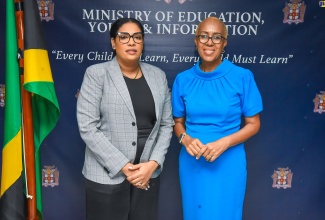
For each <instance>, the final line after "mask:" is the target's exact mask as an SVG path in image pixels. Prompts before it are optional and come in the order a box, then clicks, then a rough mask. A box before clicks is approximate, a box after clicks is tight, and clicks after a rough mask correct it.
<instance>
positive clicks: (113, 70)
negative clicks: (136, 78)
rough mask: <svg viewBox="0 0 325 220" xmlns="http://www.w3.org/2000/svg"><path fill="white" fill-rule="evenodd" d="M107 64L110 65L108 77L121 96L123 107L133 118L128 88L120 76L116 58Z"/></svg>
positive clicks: (121, 75)
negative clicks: (124, 106) (125, 107)
mask: <svg viewBox="0 0 325 220" xmlns="http://www.w3.org/2000/svg"><path fill="white" fill-rule="evenodd" d="M108 63H110V64H111V66H109V68H108V71H109V76H110V77H111V79H112V81H113V83H114V85H115V87H116V89H117V91H118V92H119V93H120V95H121V96H122V99H123V101H124V102H125V105H126V106H127V108H128V109H129V111H130V113H131V114H132V116H133V117H134V118H135V113H134V109H133V105H132V100H131V97H130V93H129V90H128V87H127V85H126V83H125V80H124V78H123V74H122V72H121V69H120V66H119V64H118V62H117V60H116V57H114V58H113V60H112V62H108Z"/></svg>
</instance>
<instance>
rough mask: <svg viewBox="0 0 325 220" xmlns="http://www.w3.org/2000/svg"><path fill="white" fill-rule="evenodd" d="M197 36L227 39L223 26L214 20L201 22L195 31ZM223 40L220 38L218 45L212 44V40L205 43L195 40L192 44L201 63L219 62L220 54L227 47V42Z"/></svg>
mask: <svg viewBox="0 0 325 220" xmlns="http://www.w3.org/2000/svg"><path fill="white" fill-rule="evenodd" d="M198 35H205V36H208V37H212V36H218V35H219V36H220V35H221V36H222V37H224V38H227V36H226V30H224V26H223V25H222V24H221V23H220V22H219V21H217V20H214V19H207V20H205V21H203V22H202V23H201V24H200V26H199V29H198V31H197V34H196V36H198ZM224 38H222V39H221V41H220V43H218V44H215V43H213V42H212V39H209V40H208V41H207V42H206V43H201V42H200V39H199V38H198V37H196V38H195V40H194V42H195V45H196V47H197V50H198V52H199V55H200V57H201V60H202V62H217V63H218V62H221V53H222V51H223V49H224V47H225V46H226V45H227V40H225V39H224Z"/></svg>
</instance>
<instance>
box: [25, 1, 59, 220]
mask: <svg viewBox="0 0 325 220" xmlns="http://www.w3.org/2000/svg"><path fill="white" fill-rule="evenodd" d="M24 24H25V25H24V26H25V27H24V30H25V32H24V37H25V41H24V46H25V50H24V88H25V89H26V90H27V91H29V92H31V93H32V108H33V123H34V142H35V166H36V197H37V200H36V201H37V209H38V211H39V212H40V214H41V215H42V197H41V195H42V191H41V189H42V188H41V187H42V178H41V177H42V176H41V164H40V146H41V143H42V141H43V140H44V139H45V137H46V136H47V135H48V134H49V133H50V132H51V131H52V130H53V128H54V127H55V125H56V123H57V121H58V119H59V115H60V108H59V104H58V100H57V97H56V93H55V88H54V82H53V78H52V72H51V67H50V62H49V57H48V52H47V50H46V47H45V41H44V36H43V32H42V23H41V20H40V15H39V11H38V6H37V2H36V1H35V0H25V1H24Z"/></svg>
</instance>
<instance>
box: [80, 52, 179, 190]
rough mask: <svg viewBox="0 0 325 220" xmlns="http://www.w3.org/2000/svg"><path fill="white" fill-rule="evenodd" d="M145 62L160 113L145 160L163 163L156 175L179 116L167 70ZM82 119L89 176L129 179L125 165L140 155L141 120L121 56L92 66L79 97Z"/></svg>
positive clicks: (106, 179)
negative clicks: (174, 111) (174, 108)
mask: <svg viewBox="0 0 325 220" xmlns="http://www.w3.org/2000/svg"><path fill="white" fill-rule="evenodd" d="M140 66H141V70H142V72H143V75H144V77H145V79H146V81H147V83H148V85H149V88H150V89H151V92H152V95H153V99H154V102H155V110H156V119H157V121H156V124H155V126H154V128H153V130H152V132H151V134H150V136H149V137H148V140H147V142H146V144H145V147H144V150H143V153H142V156H141V159H140V162H146V161H148V160H155V161H157V162H158V163H159V164H160V166H159V169H157V170H156V171H155V172H154V174H153V176H152V177H153V178H154V177H157V176H158V175H159V174H160V172H161V170H162V168H163V162H164V160H165V154H166V152H167V149H168V147H169V143H170V139H171V137H172V130H173V129H172V126H173V125H174V122H173V118H172V111H171V100H170V91H169V88H168V85H167V80H166V75H165V73H164V72H163V71H162V70H161V69H159V68H157V67H155V66H152V65H150V64H147V63H141V62H140ZM77 120H78V126H79V131H80V135H81V138H82V139H83V141H84V142H85V143H86V152H85V162H84V166H83V170H82V173H83V175H84V176H85V178H87V179H89V180H91V181H94V182H97V183H102V184H118V183H121V182H123V180H124V179H125V175H124V174H123V173H122V172H121V169H122V168H123V167H124V166H125V165H126V164H127V163H128V162H131V163H133V161H134V159H135V154H136V141H137V126H136V117H135V113H134V110H133V106H132V101H131V97H130V95H129V91H128V88H127V86H126V84H125V81H124V79H123V75H122V73H121V70H120V67H119V64H118V63H117V60H116V58H113V59H112V60H111V61H108V62H105V63H100V64H95V65H92V66H90V67H88V68H87V70H86V73H85V75H84V79H83V82H82V86H81V89H80V93H79V97H78V101H77Z"/></svg>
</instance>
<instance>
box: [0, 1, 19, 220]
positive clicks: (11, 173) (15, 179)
mask: <svg viewBox="0 0 325 220" xmlns="http://www.w3.org/2000/svg"><path fill="white" fill-rule="evenodd" d="M17 52H18V50H17V33H16V21H15V8H14V1H13V0H7V1H6V75H5V80H6V82H5V94H6V103H5V115H4V145H3V148H2V173H1V190H0V191H1V193H0V196H1V199H0V219H2V220H24V219H25V216H24V211H25V208H24V206H25V205H24V193H23V180H22V171H23V165H22V164H23V162H22V159H23V157H22V132H21V130H22V129H21V96H20V78H19V66H18V59H17Z"/></svg>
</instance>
